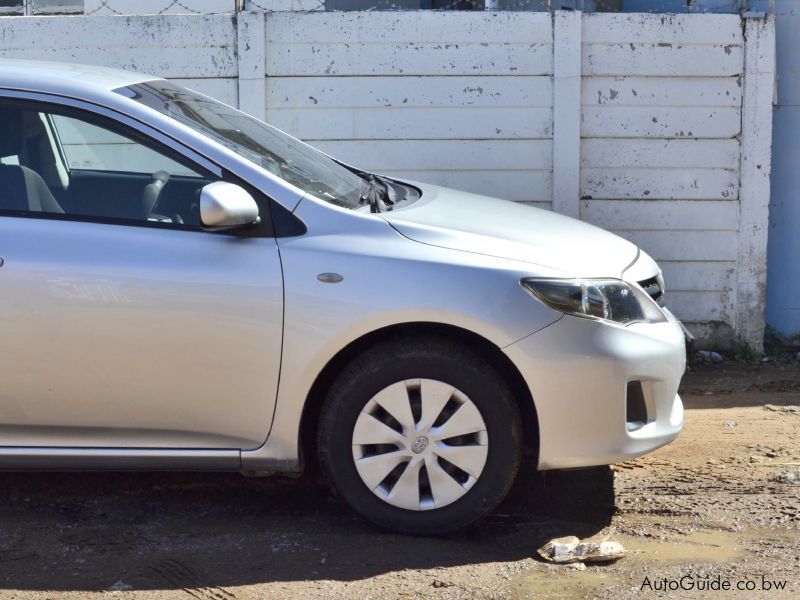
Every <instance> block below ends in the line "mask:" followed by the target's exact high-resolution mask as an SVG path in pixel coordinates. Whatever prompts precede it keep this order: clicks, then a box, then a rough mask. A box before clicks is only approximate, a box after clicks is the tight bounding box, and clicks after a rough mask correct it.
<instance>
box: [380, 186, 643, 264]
mask: <svg viewBox="0 0 800 600" xmlns="http://www.w3.org/2000/svg"><path fill="white" fill-rule="evenodd" d="M413 185H414V186H416V187H418V188H420V189H421V190H422V197H421V198H420V199H419V200H417V201H416V202H414V203H413V204H411V205H409V206H408V207H407V208H401V209H399V210H397V211H396V212H385V213H381V214H380V216H381V217H383V218H384V219H386V221H388V222H389V224H390V225H391V226H392V227H394V228H395V229H396V230H397V231H398V232H399V233H400V234H402V235H404V236H405V237H407V238H409V239H411V240H414V241H417V242H420V243H423V244H430V245H432V246H440V247H444V248H450V249H453V250H463V251H465V252H475V253H478V254H485V255H488V256H495V257H499V258H508V259H513V260H519V261H523V262H528V263H531V264H535V265H539V266H542V267H545V268H547V269H548V270H550V269H554V270H558V271H561V272H563V273H564V274H565V275H566V276H570V277H621V276H622V273H623V271H625V269H626V268H627V267H629V266H631V264H632V263H634V261H636V258H637V256H638V254H639V250H638V248H637V247H636V246H635V245H634V244H632V243H631V242H629V241H627V240H624V239H622V238H621V237H619V236H617V235H614V234H613V233H609V232H608V231H605V230H604V229H600V228H599V227H595V226H594V225H589V224H588V223H584V222H583V221H579V220H577V219H573V218H570V217H565V216H563V215H559V214H556V213H554V212H551V211H549V210H545V209H540V208H534V207H532V206H527V205H524V204H520V203H517V202H512V201H509V200H498V199H496V198H489V197H487V196H479V195H477V194H470V193H468V192H461V191H457V190H451V189H447V188H441V187H437V186H433V185H428V184H420V183H414V184H413Z"/></svg>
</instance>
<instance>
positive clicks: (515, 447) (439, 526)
mask: <svg viewBox="0 0 800 600" xmlns="http://www.w3.org/2000/svg"><path fill="white" fill-rule="evenodd" d="M320 419H321V420H320V427H319V440H318V448H319V455H320V462H321V464H322V467H323V470H324V471H325V472H326V474H327V476H328V479H329V481H330V483H331V485H332V487H333V489H334V491H335V492H336V493H337V494H338V495H339V496H341V497H342V498H343V499H344V500H345V501H346V502H347V504H348V505H349V506H350V507H351V508H352V509H353V510H355V512H357V513H358V514H360V515H361V516H363V517H364V518H366V519H368V520H369V521H371V522H373V523H374V524H376V525H378V526H380V527H383V528H385V529H389V530H392V531H397V532H400V533H409V534H416V535H434V534H440V533H445V532H448V531H453V530H455V529H459V528H461V527H464V526H466V525H468V524H469V523H472V522H473V521H475V520H476V519H478V518H480V517H481V516H483V515H484V514H486V513H487V512H489V511H490V510H492V509H493V508H494V507H495V506H496V505H497V504H498V503H499V502H500V501H501V500H502V499H503V497H504V496H505V495H506V493H507V492H508V489H509V488H510V486H511V484H512V483H513V480H514V477H515V476H516V473H517V469H518V467H519V461H520V453H521V434H520V419H519V414H518V411H517V408H516V404H515V402H514V398H513V396H512V394H511V392H510V390H509V388H508V386H507V385H506V383H505V382H504V381H503V379H502V378H501V377H500V375H499V374H498V373H497V371H496V370H495V369H494V368H493V367H492V366H491V364H490V363H489V362H488V361H486V360H485V359H484V358H483V357H482V356H481V355H480V354H478V353H476V352H474V351H472V350H470V349H469V348H467V347H464V346H463V345H460V344H456V343H453V342H451V341H449V340H447V339H446V338H439V337H432V338H425V339H418V340H396V341H387V342H383V343H381V344H379V345H377V346H375V347H373V348H372V349H370V350H368V351H366V352H365V353H363V354H362V355H360V356H359V357H358V358H356V359H355V360H354V361H353V362H351V363H350V364H349V365H348V366H347V367H346V368H345V369H344V370H343V371H342V373H341V374H340V376H339V377H338V378H337V379H336V381H335V382H334V384H333V385H332V386H331V388H330V391H329V393H328V395H327V397H326V399H325V402H324V405H323V408H322V413H321V416H320Z"/></svg>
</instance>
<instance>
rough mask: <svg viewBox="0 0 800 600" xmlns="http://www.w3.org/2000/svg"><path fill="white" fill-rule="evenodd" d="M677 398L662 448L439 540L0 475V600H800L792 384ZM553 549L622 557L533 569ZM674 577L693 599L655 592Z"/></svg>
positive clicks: (105, 484) (716, 388)
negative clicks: (563, 542) (583, 546)
mask: <svg viewBox="0 0 800 600" xmlns="http://www.w3.org/2000/svg"><path fill="white" fill-rule="evenodd" d="M683 397H684V400H685V402H686V405H687V408H688V410H687V413H686V420H687V423H686V428H685V430H684V432H683V433H682V435H681V436H680V438H679V439H678V440H677V441H676V442H674V443H673V444H671V445H669V446H667V447H666V448H663V449H661V450H659V451H658V452H655V453H653V454H651V455H649V456H647V457H643V458H640V459H637V460H634V461H630V462H627V463H624V464H620V465H615V466H614V467H611V468H599V469H589V470H582V471H571V472H558V473H547V474H546V475H536V474H533V473H530V472H526V473H524V474H523V476H522V477H520V480H519V481H518V483H517V485H516V486H515V488H514V489H513V490H512V493H511V495H510V497H509V498H508V499H507V500H506V501H505V502H504V503H503V505H501V506H500V507H499V508H498V510H497V511H495V514H493V515H491V516H490V517H488V518H487V519H485V520H484V521H482V522H481V523H480V524H479V525H477V526H475V527H473V528H472V529H470V530H469V531H467V532H465V533H462V534H458V535H453V536H449V537H443V538H436V539H425V538H410V537H402V536H396V535H390V534H386V533H381V532H378V531H376V530H374V529H372V528H371V527H369V526H368V525H366V524H365V523H363V522H362V521H360V520H358V519H356V518H354V517H352V516H350V515H349V514H348V513H347V512H346V511H345V510H344V509H343V508H342V507H341V506H340V505H339V504H338V503H337V502H336V501H335V500H334V499H333V498H331V497H330V494H329V493H328V491H327V490H326V489H325V487H324V486H322V485H321V484H320V483H318V482H316V481H314V480H313V479H311V478H304V479H298V480H293V479H282V478H275V479H260V480H256V479H245V478H241V477H239V476H232V475H195V474H65V473H62V474H41V473H39V474H0V598H25V599H29V598H55V597H58V598H86V597H94V596H97V597H100V596H103V597H117V596H119V597H131V598H173V597H180V596H192V597H195V598H202V599H217V600H228V599H233V598H276V599H284V598H294V597H297V598H331V597H336V598H338V599H342V600H345V599H350V598H353V599H356V598H357V599H359V600H361V599H365V598H375V599H384V598H386V599H389V598H416V597H419V598H437V599H438V598H441V599H455V598H510V599H523V598H536V597H568V598H572V597H577V598H582V597H586V598H615V599H616V598H634V597H636V598H638V597H658V596H661V597H665V596H672V597H676V598H686V597H708V596H709V595H712V594H713V592H708V591H707V590H699V589H698V587H699V586H700V585H702V584H706V585H708V584H709V583H710V582H711V583H713V582H716V583H715V584H714V585H720V586H724V585H725V582H728V584H727V585H729V586H731V587H732V589H730V590H728V591H720V592H717V594H716V595H718V596H719V597H741V598H753V597H769V598H789V597H795V598H796V597H798V593H799V592H800V573H799V571H800V569H799V567H800V435H798V433H800V412H799V411H800V409H794V408H792V407H797V406H800V368H798V367H797V366H791V367H789V366H785V367H773V366H762V367H748V366H742V365H735V364H727V363H726V364H723V365H716V366H712V367H703V368H701V369H699V370H698V371H695V372H692V373H690V374H689V375H687V377H686V378H685V380H684V385H683ZM765 405H768V406H767V407H765ZM795 473H797V475H796V477H795V475H794V474H795ZM793 479H794V480H795V482H794V483H793V482H792V481H793ZM565 535H577V536H580V537H587V536H592V535H608V536H610V537H611V538H612V539H615V540H617V541H619V542H621V543H622V544H623V545H624V546H625V547H626V548H627V549H628V550H629V554H628V556H626V557H625V558H623V559H622V560H620V561H618V562H616V563H613V564H610V565H601V566H592V565H589V566H586V567H585V568H583V569H582V568H580V567H575V566H552V565H549V564H546V563H544V562H542V561H541V560H539V559H537V554H536V549H537V548H538V547H539V546H541V545H542V544H543V543H544V542H545V541H546V540H548V539H550V538H552V537H558V536H565ZM682 577H684V579H683V584H684V586H687V585H689V584H690V583H694V585H695V588H694V589H692V590H689V591H686V590H683V591H681V590H675V591H671V592H670V591H667V592H663V591H658V590H657V588H658V587H659V586H663V585H667V586H669V585H676V584H677V582H678V580H680V578H682ZM673 582H675V583H673ZM775 582H777V584H778V585H780V582H785V586H786V587H785V588H784V589H783V590H776V589H775V588H774V586H775ZM767 584H770V585H772V586H773V587H772V589H770V590H769V591H766V590H765V589H764V588H765V587H766V585H767ZM737 585H738V586H742V587H744V588H747V587H748V586H754V587H752V588H750V589H742V590H737V589H736V586H737Z"/></svg>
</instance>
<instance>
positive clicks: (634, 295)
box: [521, 279, 667, 325]
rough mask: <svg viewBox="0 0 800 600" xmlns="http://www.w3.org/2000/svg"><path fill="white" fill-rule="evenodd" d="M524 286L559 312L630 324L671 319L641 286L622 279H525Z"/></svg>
mask: <svg viewBox="0 0 800 600" xmlns="http://www.w3.org/2000/svg"><path fill="white" fill-rule="evenodd" d="M521 283H522V286H523V287H524V288H525V289H527V290H528V291H530V292H531V293H532V294H533V295H534V296H536V298H538V299H539V300H541V301H542V302H544V303H545V304H547V306H549V307H550V308H554V309H555V310H557V311H560V312H563V313H567V314H569V315H575V316H577V317H587V318H590V319H604V320H606V321H614V322H615V323H622V324H623V325H628V324H629V323H640V322H644V323H661V322H663V321H666V320H667V318H666V317H665V316H664V313H663V312H661V309H660V308H659V307H658V305H657V304H656V303H655V302H653V300H652V298H650V296H648V295H647V294H646V293H645V292H644V291H643V290H642V289H641V288H640V287H639V286H638V285H635V284H629V283H626V282H624V281H620V280H618V279H523V280H522V281H521Z"/></svg>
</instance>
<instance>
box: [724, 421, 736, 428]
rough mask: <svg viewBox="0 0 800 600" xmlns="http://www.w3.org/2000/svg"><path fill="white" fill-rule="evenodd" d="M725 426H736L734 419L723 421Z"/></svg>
mask: <svg viewBox="0 0 800 600" xmlns="http://www.w3.org/2000/svg"><path fill="white" fill-rule="evenodd" d="M725 427H736V421H725Z"/></svg>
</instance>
